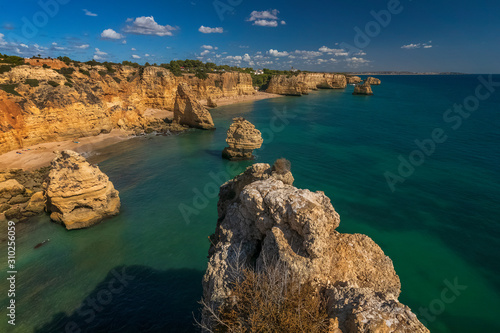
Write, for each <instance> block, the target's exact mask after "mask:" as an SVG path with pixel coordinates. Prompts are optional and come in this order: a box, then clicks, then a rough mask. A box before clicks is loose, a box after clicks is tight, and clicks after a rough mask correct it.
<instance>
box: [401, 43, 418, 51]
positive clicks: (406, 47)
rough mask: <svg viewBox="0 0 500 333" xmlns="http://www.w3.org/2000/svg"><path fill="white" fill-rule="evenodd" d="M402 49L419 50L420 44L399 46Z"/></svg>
mask: <svg viewBox="0 0 500 333" xmlns="http://www.w3.org/2000/svg"><path fill="white" fill-rule="evenodd" d="M401 48H402V49H407V50H410V49H418V48H420V43H418V44H408V45H403V46H401Z"/></svg>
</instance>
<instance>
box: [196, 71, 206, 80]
mask: <svg viewBox="0 0 500 333" xmlns="http://www.w3.org/2000/svg"><path fill="white" fill-rule="evenodd" d="M194 76H196V77H197V78H198V79H200V80H206V79H208V74H207V73H205V72H201V71H200V72H196V74H195V75H194Z"/></svg>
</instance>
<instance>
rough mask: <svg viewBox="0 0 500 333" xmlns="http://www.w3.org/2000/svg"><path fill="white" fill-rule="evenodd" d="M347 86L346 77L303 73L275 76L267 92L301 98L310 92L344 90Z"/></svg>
mask: <svg viewBox="0 0 500 333" xmlns="http://www.w3.org/2000/svg"><path fill="white" fill-rule="evenodd" d="M346 85H347V80H346V77H345V75H342V74H331V73H301V74H299V75H294V76H287V75H275V76H273V77H272V78H271V81H270V82H269V86H268V88H267V90H266V92H268V93H273V94H280V95H290V96H300V95H304V94H307V93H308V92H309V91H310V90H317V89H343V88H345V87H346Z"/></svg>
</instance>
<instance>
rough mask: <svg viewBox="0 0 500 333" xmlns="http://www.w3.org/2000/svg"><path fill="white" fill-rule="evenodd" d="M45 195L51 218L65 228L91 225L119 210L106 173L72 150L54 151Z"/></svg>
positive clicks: (111, 184)
mask: <svg viewBox="0 0 500 333" xmlns="http://www.w3.org/2000/svg"><path fill="white" fill-rule="evenodd" d="M45 199H46V202H47V211H48V212H49V213H50V218H51V219H52V220H53V221H56V222H59V223H62V224H64V226H65V227H66V229H68V230H71V229H80V228H87V227H90V226H92V225H94V224H96V223H98V222H100V221H101V220H103V219H104V218H106V217H109V216H113V215H116V214H118V212H119V210H120V197H119V196H118V191H117V190H115V188H114V186H113V183H111V181H109V178H108V176H106V175H105V174H104V173H102V172H101V170H99V168H98V167H97V166H95V165H91V164H89V163H88V162H87V160H86V159H85V158H84V157H83V156H81V155H80V154H78V153H75V152H74V151H71V150H65V151H62V152H57V154H56V158H55V159H54V161H52V163H51V169H50V173H49V176H48V179H47V183H46V188H45Z"/></svg>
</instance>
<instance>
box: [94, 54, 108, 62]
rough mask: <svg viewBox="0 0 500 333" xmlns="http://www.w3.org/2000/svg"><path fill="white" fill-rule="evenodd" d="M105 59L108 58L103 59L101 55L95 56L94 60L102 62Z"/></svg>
mask: <svg viewBox="0 0 500 333" xmlns="http://www.w3.org/2000/svg"><path fill="white" fill-rule="evenodd" d="M105 59H106V58H104V57H101V56H100V55H97V54H94V60H97V61H101V60H105Z"/></svg>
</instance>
